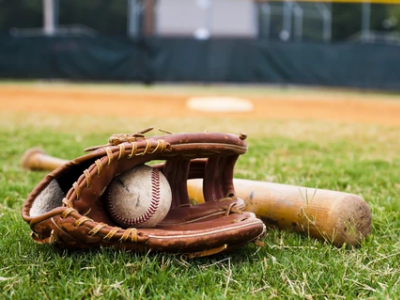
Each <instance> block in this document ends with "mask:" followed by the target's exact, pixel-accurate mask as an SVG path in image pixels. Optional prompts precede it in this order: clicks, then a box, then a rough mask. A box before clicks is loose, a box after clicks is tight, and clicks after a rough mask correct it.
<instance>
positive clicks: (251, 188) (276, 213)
mask: <svg viewBox="0 0 400 300" xmlns="http://www.w3.org/2000/svg"><path fill="white" fill-rule="evenodd" d="M66 162H67V160H64V159H60V158H55V157H52V156H49V155H47V154H46V152H45V151H43V150H42V149H39V148H32V149H28V150H27V151H26V152H25V153H24V155H23V157H22V160H21V164H22V166H23V167H24V168H25V169H28V170H43V171H52V170H54V169H55V168H57V167H58V166H60V165H62V164H64V163H66ZM234 186H235V191H236V195H237V196H238V197H239V198H241V199H243V200H244V201H245V203H246V211H249V212H253V213H254V214H255V215H256V216H257V217H259V218H260V219H261V220H263V222H264V223H265V224H266V225H267V226H269V227H275V228H278V229H282V230H292V231H295V232H299V233H303V234H308V236H311V237H314V238H317V239H322V240H325V241H328V242H330V243H332V244H334V245H336V246H339V247H340V246H343V245H344V244H346V245H352V246H357V245H359V244H360V243H361V242H362V240H363V239H364V238H365V237H367V236H368V235H369V234H370V232H371V222H372V217H371V212H370V209H369V206H368V204H367V203H366V202H365V200H364V199H362V198H361V197H359V196H357V195H354V194H349V193H344V192H339V191H333V190H326V189H314V188H308V187H301V186H294V185H286V184H278V183H271V182H264V181H254V180H245V179H236V178H235V179H234ZM188 193H189V198H190V200H191V201H193V202H195V203H201V202H204V197H203V186H202V180H201V179H191V180H188Z"/></svg>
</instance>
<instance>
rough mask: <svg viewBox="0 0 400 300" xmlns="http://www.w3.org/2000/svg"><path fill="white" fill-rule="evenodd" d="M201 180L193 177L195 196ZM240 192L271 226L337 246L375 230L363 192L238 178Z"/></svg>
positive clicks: (355, 242)
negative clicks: (372, 228)
mask: <svg viewBox="0 0 400 300" xmlns="http://www.w3.org/2000/svg"><path fill="white" fill-rule="evenodd" d="M201 185H202V183H201V180H200V181H198V180H190V182H189V183H188V191H189V195H190V196H191V198H194V199H199V198H201V196H200V195H199V192H198V191H201ZM234 186H235V190H236V195H237V196H238V197H239V198H242V199H243V200H244V201H245V202H246V211H249V212H253V213H254V214H255V215H256V216H257V217H259V218H260V219H262V220H263V221H264V223H265V224H266V225H268V226H269V227H276V228H279V229H283V230H288V229H290V230H293V231H295V232H300V233H306V234H309V235H310V236H312V237H315V238H318V239H323V240H327V241H329V242H330V243H333V244H335V245H337V246H342V245H343V244H345V243H346V244H348V245H353V246H355V245H358V244H359V243H360V242H361V241H362V240H363V239H364V238H365V237H367V236H368V235H369V234H370V232H371V219H372V218H371V212H370V209H369V206H368V204H367V203H366V202H365V201H364V200H363V199H362V198H361V197H359V196H357V195H354V194H349V193H344V192H337V191H331V190H323V189H314V188H306V187H300V186H292V185H285V184H277V183H271V182H261V181H253V180H244V179H234Z"/></svg>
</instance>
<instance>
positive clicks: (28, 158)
mask: <svg viewBox="0 0 400 300" xmlns="http://www.w3.org/2000/svg"><path fill="white" fill-rule="evenodd" d="M38 155H46V152H45V151H44V150H43V149H41V148H37V147H35V148H30V149H28V150H26V151H25V153H24V154H23V155H22V158H21V166H22V168H24V169H25V170H39V169H40V168H39V167H38V166H37V163H36V161H37V159H36V157H37V156H38Z"/></svg>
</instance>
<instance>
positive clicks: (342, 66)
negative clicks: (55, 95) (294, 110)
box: [0, 0, 400, 91]
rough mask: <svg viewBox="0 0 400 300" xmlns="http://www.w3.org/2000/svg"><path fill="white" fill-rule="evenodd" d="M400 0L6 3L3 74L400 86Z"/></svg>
mask: <svg viewBox="0 0 400 300" xmlns="http://www.w3.org/2000/svg"><path fill="white" fill-rule="evenodd" d="M397 2H398V1H394V0H392V1H390V0H388V1H385V0H383V1H382V0H377V1H375V2H374V1H359V0H358V1H356V0H355V1H349V2H347V1H345V0H340V2H335V1H333V2H331V1H323V2H317V1H311V0H310V1H261V0H258V1H253V0H85V1H80V0H0V78H8V79H68V80H79V81H82V80H83V81H85V80H87V81H98V80H106V81H133V82H143V83H146V84H151V83H155V82H192V83H193V82H201V83H214V82H224V83H226V82H228V83H268V84H279V85H291V84H295V85H310V86H331V87H351V88H365V89H380V90H396V91H398V90H400V72H399V71H398V70H400V59H399V58H400V52H399V50H400V35H399V30H400V5H398V4H396V3H397Z"/></svg>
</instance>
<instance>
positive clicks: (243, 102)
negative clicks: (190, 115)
mask: <svg viewBox="0 0 400 300" xmlns="http://www.w3.org/2000/svg"><path fill="white" fill-rule="evenodd" d="M186 105H187V106H188V107H189V108H190V109H193V110H198V111H206V112H249V111H252V110H253V103H252V102H251V101H250V100H247V99H242V98H235V97H193V98H189V99H188V100H187V102H186Z"/></svg>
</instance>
